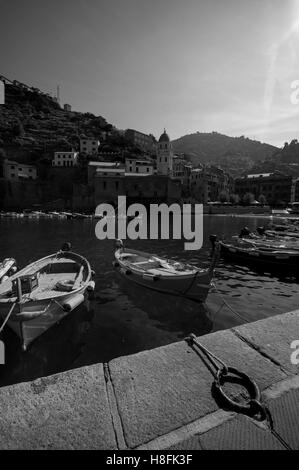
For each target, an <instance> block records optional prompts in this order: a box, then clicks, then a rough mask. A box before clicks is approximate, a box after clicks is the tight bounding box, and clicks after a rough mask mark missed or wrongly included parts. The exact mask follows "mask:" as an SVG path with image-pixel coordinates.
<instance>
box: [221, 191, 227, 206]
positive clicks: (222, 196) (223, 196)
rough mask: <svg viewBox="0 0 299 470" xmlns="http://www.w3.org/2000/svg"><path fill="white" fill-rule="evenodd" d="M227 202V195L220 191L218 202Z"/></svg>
mask: <svg viewBox="0 0 299 470" xmlns="http://www.w3.org/2000/svg"><path fill="white" fill-rule="evenodd" d="M228 200H229V195H228V193H227V192H226V191H221V193H220V194H219V201H220V202H222V203H223V202H228Z"/></svg>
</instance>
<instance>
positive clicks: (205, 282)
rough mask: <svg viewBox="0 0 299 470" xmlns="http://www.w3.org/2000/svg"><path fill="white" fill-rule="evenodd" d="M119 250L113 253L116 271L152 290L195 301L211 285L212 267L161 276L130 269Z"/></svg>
mask: <svg viewBox="0 0 299 470" xmlns="http://www.w3.org/2000/svg"><path fill="white" fill-rule="evenodd" d="M126 252H129V253H133V254H137V255H140V256H150V255H149V254H148V253H144V252H140V251H136V250H126ZM119 255H120V252H119V251H117V252H116V254H115V259H116V261H115V263H114V267H115V269H116V271H117V272H118V273H119V274H120V275H121V276H123V277H125V278H127V280H128V281H129V282H133V283H135V284H137V285H139V286H142V287H145V288H147V289H151V290H153V291H157V292H162V293H164V294H168V295H173V296H179V297H185V298H187V299H190V300H194V301H196V302H204V301H205V300H206V297H207V295H208V293H209V289H210V287H211V281H212V278H213V268H209V269H202V270H200V269H199V270H197V269H195V268H194V269H193V272H192V273H191V274H189V275H186V274H181V275H180V274H177V275H176V276H167V275H165V276H161V275H157V274H151V273H148V272H140V271H139V270H138V269H134V268H133V269H132V267H128V266H127V265H126V264H125V263H123V262H122V261H121V258H120V256H119Z"/></svg>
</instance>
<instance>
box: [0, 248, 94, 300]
mask: <svg viewBox="0 0 299 470" xmlns="http://www.w3.org/2000/svg"><path fill="white" fill-rule="evenodd" d="M58 255H61V256H63V255H65V256H66V258H67V257H68V255H72V256H73V257H74V258H77V259H79V260H80V261H81V265H84V264H85V266H86V268H87V277H86V280H85V281H84V283H83V285H80V286H79V287H77V288H76V289H75V290H72V291H69V292H67V291H65V292H61V293H58V295H55V300H56V299H57V300H58V299H61V298H63V297H66V296H70V295H74V294H77V293H79V292H80V291H82V289H85V288H86V287H87V284H88V282H89V281H90V279H91V267H90V263H89V261H88V260H87V259H86V258H85V257H84V256H82V255H79V254H78V253H75V252H73V251H63V250H60V251H58V252H57V253H53V254H51V255H47V256H45V257H43V258H40V259H38V260H37V261H33V262H32V263H30V264H28V265H27V266H25V267H24V268H23V269H21V270H20V271H17V272H16V273H15V274H13V276H11V277H10V278H9V279H8V280H7V281H6V282H4V283H3V284H2V285H1V287H4V286H5V284H6V283H8V282H11V281H13V280H15V279H17V278H18V277H19V276H20V275H22V273H23V274H25V273H26V271H27V270H28V269H29V268H31V267H33V266H34V265H38V263H42V262H44V261H46V260H47V259H51V258H54V257H57V256H58ZM1 295H2V294H1V293H0V305H4V304H5V305H6V304H12V303H16V302H17V303H19V304H20V305H26V304H27V303H30V304H31V305H32V304H33V303H44V302H46V301H50V300H51V299H52V298H53V296H52V295H49V296H48V297H44V298H43V299H30V298H26V299H24V301H21V302H18V301H17V300H16V297H15V296H14V297H8V298H2V297H1ZM3 295H4V294H3Z"/></svg>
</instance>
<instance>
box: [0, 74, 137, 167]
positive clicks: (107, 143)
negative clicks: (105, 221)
mask: <svg viewBox="0 0 299 470" xmlns="http://www.w3.org/2000/svg"><path fill="white" fill-rule="evenodd" d="M80 136H81V137H82V136H84V137H96V138H99V140H100V141H101V151H103V152H115V153H116V154H117V152H119V154H122V155H123V156H125V155H126V153H127V152H129V153H130V155H132V154H137V155H138V154H139V153H140V151H139V149H137V148H135V147H134V146H132V145H131V144H130V142H128V141H127V139H125V137H124V136H123V135H122V133H121V132H120V131H118V130H117V129H115V128H114V127H113V126H112V125H111V124H109V123H107V121H106V119H105V118H103V117H102V116H95V115H93V114H91V113H80V112H73V111H71V112H69V111H65V110H64V109H62V108H60V106H59V105H58V104H57V102H56V101H55V100H54V99H53V98H52V97H51V96H49V95H47V94H46V93H42V92H40V90H38V89H35V88H29V87H27V88H25V87H21V86H20V85H18V82H16V84H14V83H10V84H7V85H6V87H5V104H4V105H1V106H0V160H2V161H3V158H10V159H14V160H17V161H19V162H23V163H25V162H26V163H36V164H37V165H38V166H39V164H42V165H43V166H44V165H46V166H50V165H51V160H52V159H53V153H54V152H55V151H61V150H62V151H63V150H65V151H68V150H72V149H74V150H79V137H80ZM103 136H104V140H103V139H102V137H103ZM0 163H1V162H0Z"/></svg>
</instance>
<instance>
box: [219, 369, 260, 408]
mask: <svg viewBox="0 0 299 470" xmlns="http://www.w3.org/2000/svg"><path fill="white" fill-rule="evenodd" d="M229 375H234V376H236V377H238V378H240V379H242V381H243V382H244V387H245V388H246V389H247V391H248V392H249V396H250V399H249V401H248V402H247V403H246V404H244V405H241V404H240V403H238V402H236V401H234V400H232V399H231V398H230V397H229V396H228V395H227V394H226V393H225V392H224V390H223V385H224V384H225V383H226V382H228V377H229ZM214 386H215V389H216V392H217V393H219V395H220V396H221V398H222V399H223V400H224V403H225V404H226V405H227V406H228V407H229V408H231V409H232V410H233V411H237V412H239V413H246V414H254V409H253V406H252V402H253V403H257V402H259V401H260V399H261V392H260V389H259V388H258V386H257V384H256V383H255V382H254V380H252V379H251V378H250V377H248V375H246V374H244V373H243V372H240V371H239V370H237V369H235V368H234V367H228V368H227V372H226V370H224V369H219V370H218V371H217V376H216V380H215V382H214Z"/></svg>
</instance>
